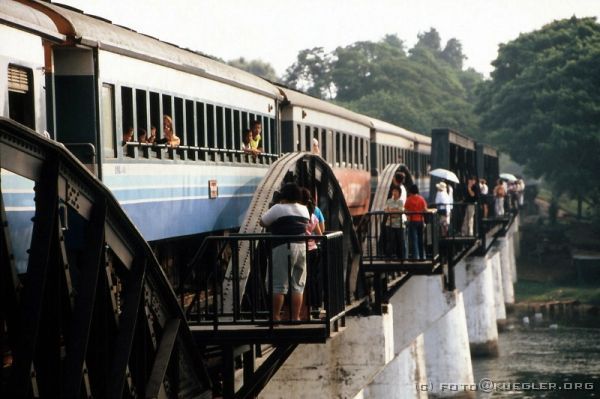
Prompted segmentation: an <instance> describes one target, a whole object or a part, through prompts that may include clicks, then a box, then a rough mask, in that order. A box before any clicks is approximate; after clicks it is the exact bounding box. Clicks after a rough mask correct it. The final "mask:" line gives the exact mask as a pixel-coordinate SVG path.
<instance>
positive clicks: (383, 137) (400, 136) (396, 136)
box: [369, 118, 431, 197]
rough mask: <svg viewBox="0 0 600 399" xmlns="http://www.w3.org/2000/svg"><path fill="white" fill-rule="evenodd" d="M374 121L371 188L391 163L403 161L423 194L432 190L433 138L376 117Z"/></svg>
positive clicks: (401, 162) (425, 194) (372, 128)
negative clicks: (430, 187) (430, 186)
mask: <svg viewBox="0 0 600 399" xmlns="http://www.w3.org/2000/svg"><path fill="white" fill-rule="evenodd" d="M369 119H370V121H371V126H372V127H371V176H372V181H371V185H372V187H377V184H378V182H379V180H378V179H379V174H380V173H381V172H382V171H383V169H384V168H385V167H386V166H387V165H389V164H393V163H396V164H404V165H405V166H406V167H407V168H408V169H409V170H410V172H411V174H412V177H413V179H415V181H416V184H417V185H418V186H419V191H420V192H421V194H424V196H425V197H426V196H427V193H428V192H429V175H428V171H429V166H430V158H431V138H430V137H427V136H424V135H422V134H419V133H415V132H411V131H410V130H407V129H404V128H401V127H399V126H396V125H392V124H391V123H388V122H384V121H381V120H378V119H375V118H369Z"/></svg>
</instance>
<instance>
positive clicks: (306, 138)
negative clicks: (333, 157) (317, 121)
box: [302, 126, 312, 151]
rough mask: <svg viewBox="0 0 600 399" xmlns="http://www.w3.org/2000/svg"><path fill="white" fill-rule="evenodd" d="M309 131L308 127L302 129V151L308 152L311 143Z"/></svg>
mask: <svg viewBox="0 0 600 399" xmlns="http://www.w3.org/2000/svg"><path fill="white" fill-rule="evenodd" d="M310 130H311V129H310V126H305V127H304V145H303V146H302V147H303V148H304V151H310V143H311V142H312V139H311V136H310Z"/></svg>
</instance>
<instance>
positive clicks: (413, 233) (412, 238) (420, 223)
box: [404, 184, 427, 259]
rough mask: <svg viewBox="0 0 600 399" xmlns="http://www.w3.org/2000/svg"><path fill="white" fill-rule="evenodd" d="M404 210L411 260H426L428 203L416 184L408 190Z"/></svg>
mask: <svg viewBox="0 0 600 399" xmlns="http://www.w3.org/2000/svg"><path fill="white" fill-rule="evenodd" d="M404 210H405V211H406V212H407V215H408V240H409V242H410V248H411V258H412V259H425V248H424V247H423V231H424V228H425V216H424V213H425V212H426V211H427V201H425V198H423V197H422V196H421V195H419V187H417V185H416V184H413V185H411V186H410V187H409V188H408V198H406V203H405V204H404Z"/></svg>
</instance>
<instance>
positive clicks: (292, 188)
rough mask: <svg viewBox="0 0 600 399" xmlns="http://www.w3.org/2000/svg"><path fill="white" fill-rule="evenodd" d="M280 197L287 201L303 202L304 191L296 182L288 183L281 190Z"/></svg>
mask: <svg viewBox="0 0 600 399" xmlns="http://www.w3.org/2000/svg"><path fill="white" fill-rule="evenodd" d="M279 199H280V200H286V201H287V202H302V191H300V186H298V185H297V184H296V183H286V184H284V185H283V187H281V190H279Z"/></svg>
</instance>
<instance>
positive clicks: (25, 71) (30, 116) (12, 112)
mask: <svg viewBox="0 0 600 399" xmlns="http://www.w3.org/2000/svg"><path fill="white" fill-rule="evenodd" d="M8 112H9V117H10V119H12V120H14V121H17V122H19V123H21V124H23V125H25V126H27V127H29V128H31V129H35V108H34V105H33V72H32V70H31V69H29V68H23V67H20V66H17V65H9V66H8Z"/></svg>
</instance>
